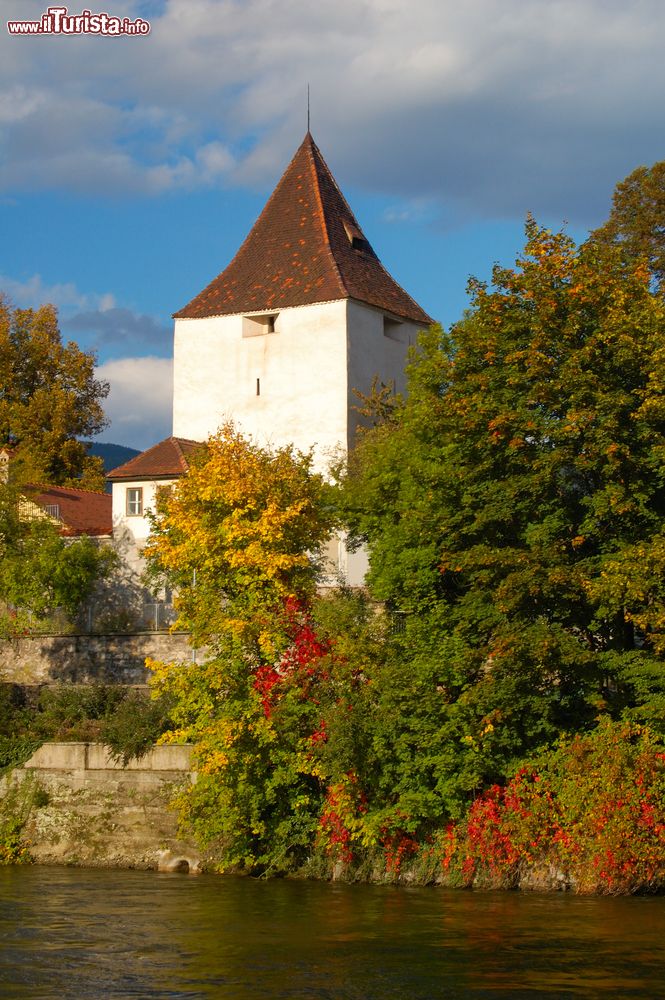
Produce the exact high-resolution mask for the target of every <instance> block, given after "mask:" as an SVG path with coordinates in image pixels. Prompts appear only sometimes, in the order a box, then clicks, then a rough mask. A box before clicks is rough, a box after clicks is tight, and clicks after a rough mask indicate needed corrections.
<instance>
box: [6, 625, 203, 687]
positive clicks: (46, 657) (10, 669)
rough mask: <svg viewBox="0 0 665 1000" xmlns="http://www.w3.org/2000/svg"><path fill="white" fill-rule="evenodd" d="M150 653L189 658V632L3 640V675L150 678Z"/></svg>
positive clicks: (42, 680)
mask: <svg viewBox="0 0 665 1000" xmlns="http://www.w3.org/2000/svg"><path fill="white" fill-rule="evenodd" d="M146 657H152V658H153V659H155V660H164V661H167V662H171V661H173V662H183V663H189V662H191V661H192V659H193V658H194V651H193V650H192V648H191V646H190V645H189V636H188V634H187V633H184V632H175V633H169V632H138V633H134V634H124V633H111V634H107V635H34V636H26V637H24V638H22V639H19V640H18V641H17V642H12V643H9V642H0V681H6V682H11V683H14V684H67V683H70V684H98V683H100V684H102V683H103V684H145V683H146V680H147V675H148V672H147V670H146V668H145V660H146Z"/></svg>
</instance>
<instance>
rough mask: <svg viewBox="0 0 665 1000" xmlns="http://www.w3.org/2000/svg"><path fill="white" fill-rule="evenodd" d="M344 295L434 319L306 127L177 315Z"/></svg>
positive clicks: (407, 316) (217, 312) (218, 313)
mask: <svg viewBox="0 0 665 1000" xmlns="http://www.w3.org/2000/svg"><path fill="white" fill-rule="evenodd" d="M346 298H352V299H357V300H359V301H360V302H365V303H367V304H369V305H372V306H376V307H377V308H378V309H383V310H385V311H386V312H390V313H392V314H393V315H395V316H399V317H401V318H403V319H409V320H413V321H414V322H416V323H422V324H423V325H424V326H429V324H430V323H431V322H432V320H431V318H430V317H429V316H428V315H427V313H426V312H425V311H424V310H423V309H421V308H420V306H419V305H418V304H417V303H416V302H414V300H413V299H412V298H411V296H410V295H408V294H407V293H406V292H405V291H404V289H403V288H401V287H400V286H399V285H398V284H397V282H396V281H395V280H394V278H392V277H391V276H390V275H389V274H388V272H387V271H386V269H385V268H384V267H383V265H382V264H381V262H380V260H379V259H378V257H377V256H376V254H375V253H374V250H373V249H372V247H371V246H370V244H369V242H368V240H367V239H366V238H365V236H364V234H363V232H362V230H361V228H360V226H359V225H358V222H357V221H356V218H355V216H354V214H353V212H352V211H351V209H350V208H349V205H348V203H347V201H346V199H345V198H344V195H343V194H342V192H341V191H340V189H339V188H338V186H337V184H336V182H335V178H334V177H333V175H332V174H331V172H330V170H329V168H328V166H327V164H326V162H325V160H324V159H323V157H322V155H321V152H320V150H319V149H318V147H317V145H316V143H315V142H314V140H313V139H312V136H311V135H310V133H309V132H308V133H307V135H306V136H305V139H304V141H303V142H302V144H301V146H300V148H299V149H298V151H297V153H296V155H295V156H294V157H293V159H292V160H291V163H290V164H289V166H288V167H287V168H286V171H285V172H284V174H283V176H282V179H281V180H280V181H279V183H278V185H277V187H276V188H275V190H274V191H273V193H272V195H271V196H270V198H269V200H268V202H267V204H266V206H265V208H264V209H263V212H262V213H261V215H260V216H259V218H258V219H257V221H256V222H255V224H254V226H253V228H252V230H251V231H250V233H249V235H248V237H247V239H246V240H245V242H244V243H243V244H242V246H241V247H240V249H239V250H238V253H237V254H236V255H235V257H234V258H233V260H232V261H231V263H230V264H229V266H228V267H227V268H226V270H225V271H222V273H221V274H220V275H218V277H216V278H215V279H214V280H213V281H211V282H210V284H209V285H208V286H207V288H204V289H203V291H202V292H200V293H199V294H198V295H197V296H196V297H195V298H193V299H192V301H191V302H190V303H189V304H188V305H186V306H185V307H184V308H183V309H181V310H180V311H179V312H177V313H175V314H174V318H176V319H201V318H203V317H205V316H224V315H229V314H231V313H239V312H252V311H253V312H259V311H264V310H265V311H271V310H277V309H281V308H285V307H287V306H302V305H311V304H313V303H315V302H328V301H331V300H334V299H346Z"/></svg>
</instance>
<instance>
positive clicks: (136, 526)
mask: <svg viewBox="0 0 665 1000" xmlns="http://www.w3.org/2000/svg"><path fill="white" fill-rule="evenodd" d="M173 482H174V480H164V479H160V480H158V481H154V480H145V479H137V480H136V481H125V480H123V481H122V482H114V483H113V536H114V538H115V539H116V540H117V541H118V542H121V543H122V545H123V548H124V552H123V558H124V559H125V561H126V562H127V563H128V564H129V565H130V566H131V568H132V569H134V570H135V572H137V573H139V574H140V573H142V572H143V569H144V565H145V564H144V562H143V559H142V558H141V549H142V548H143V546H144V545H145V543H146V542H147V540H148V535H149V534H150V521H149V520H148V518H147V517H146V512H147V511H148V510H151V511H154V509H155V500H156V496H157V490H158V489H160V488H163V487H164V486H170V485H172V483H173ZM132 489H141V490H143V514H128V513H127V490H132Z"/></svg>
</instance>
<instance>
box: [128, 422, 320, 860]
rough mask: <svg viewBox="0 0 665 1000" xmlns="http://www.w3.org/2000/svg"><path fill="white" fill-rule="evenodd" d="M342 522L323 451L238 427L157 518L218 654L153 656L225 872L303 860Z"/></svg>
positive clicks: (164, 550)
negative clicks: (332, 569) (335, 520)
mask: <svg viewBox="0 0 665 1000" xmlns="http://www.w3.org/2000/svg"><path fill="white" fill-rule="evenodd" d="M331 528H332V513H331V509H330V506H329V502H328V489H327V487H326V485H325V483H324V481H323V479H322V477H321V476H320V475H318V474H317V473H315V472H314V471H313V470H312V461H311V456H309V455H303V454H300V453H298V452H296V451H294V450H293V449H292V448H281V449H277V450H275V451H271V450H268V449H263V448H260V447H259V446H258V445H255V444H253V443H251V442H250V441H248V440H246V439H245V438H243V437H242V435H240V434H239V433H238V432H237V431H236V430H235V429H234V428H233V426H231V425H228V426H226V427H224V428H223V429H222V430H221V431H220V433H219V434H218V435H217V436H215V437H213V438H211V439H210V440H209V441H208V442H207V444H206V446H205V447H204V448H202V449H201V452H200V453H198V454H197V456H196V457H195V458H194V460H193V461H192V463H191V466H190V470H189V473H188V474H187V475H186V476H184V477H183V478H182V479H181V480H180V482H179V483H178V485H177V487H176V488H175V490H174V492H173V494H172V495H171V496H168V497H165V498H163V502H162V503H161V504H160V509H159V510H158V512H157V515H156V517H155V519H154V525H153V531H152V534H151V537H150V541H149V544H148V546H147V549H146V555H147V558H148V559H149V561H150V562H151V564H152V567H153V572H155V573H157V574H162V575H164V576H165V577H166V579H167V580H169V581H170V583H171V585H172V586H174V587H175V588H176V589H177V594H178V596H177V604H178V611H179V620H178V624H179V625H180V626H181V627H186V628H188V629H190V630H191V631H192V635H193V639H194V642H195V644H196V645H202V644H206V645H207V647H208V649H207V652H206V653H203V654H199V656H198V657H197V661H198V662H195V663H192V664H190V665H189V666H188V667H187V669H186V670H183V668H182V664H179V663H178V664H164V663H156V662H153V663H152V664H151V666H152V669H153V681H152V683H153V690H154V691H155V692H156V693H157V694H159V695H162V696H164V697H165V698H166V699H167V700H168V703H169V705H170V706H171V708H170V711H171V718H172V720H173V728H172V730H171V731H170V732H169V733H168V734H167V735H166V737H165V738H166V739H167V740H174V741H182V740H187V741H189V742H191V743H193V745H194V749H195V755H196V766H197V770H198V774H199V777H198V780H197V783H196V785H195V786H193V787H192V788H191V789H190V790H188V791H187V793H186V794H185V795H184V796H183V799H182V803H181V804H182V815H183V819H184V821H185V823H186V824H187V826H188V827H189V828H190V829H193V830H194V832H195V833H196V834H197V836H198V837H199V839H200V841H201V842H202V844H203V845H204V846H205V847H206V849H207V850H208V851H209V852H210V853H212V855H213V856H214V857H215V858H216V860H217V863H218V865H219V866H220V867H221V868H224V869H229V868H234V867H241V868H245V869H249V870H260V871H286V870H288V869H289V868H291V867H293V866H294V865H296V864H298V863H299V862H302V860H303V858H304V857H305V855H306V853H307V852H308V850H309V849H310V846H311V842H312V839H313V836H314V832H315V830H316V827H317V823H318V815H319V811H320V806H321V801H322V796H323V791H324V781H323V775H322V773H321V772H320V769H319V768H318V766H317V761H316V757H315V755H314V753H313V749H314V746H315V744H316V739H315V734H316V733H317V731H318V730H320V725H321V722H320V720H321V709H320V707H319V705H318V702H319V700H320V699H319V698H318V697H317V695H316V693H315V692H316V691H317V690H318V689H319V688H320V686H321V683H322V677H321V675H320V671H319V663H320V661H321V660H322V659H324V658H325V655H326V650H325V647H324V646H323V645H322V644H321V643H320V642H319V641H318V640H317V637H316V634H315V631H314V628H313V623H312V620H311V613H310V609H311V603H312V599H313V597H314V594H315V590H316V581H317V574H318V568H319V567H318V560H317V558H316V554H317V549H318V548H319V546H320V544H321V543H322V542H323V541H324V539H325V538H326V537H327V536H328V534H329V533H330V531H331Z"/></svg>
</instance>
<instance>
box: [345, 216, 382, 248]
mask: <svg viewBox="0 0 665 1000" xmlns="http://www.w3.org/2000/svg"><path fill="white" fill-rule="evenodd" d="M343 226H344V231H345V233H346V235H347V237H348V240H349V243H350V244H351V246H352V247H353V249H354V250H362V251H364V253H371V254H372V256H375V254H374V251H373V250H372V248H371V246H370V245H369V242H368V241H367V240H366V239H365V236H364V234H363V232H362V230H361V229H359V228H358V226H356V225H355V224H354V223H353V222H350V221H349V220H348V219H344V221H343Z"/></svg>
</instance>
